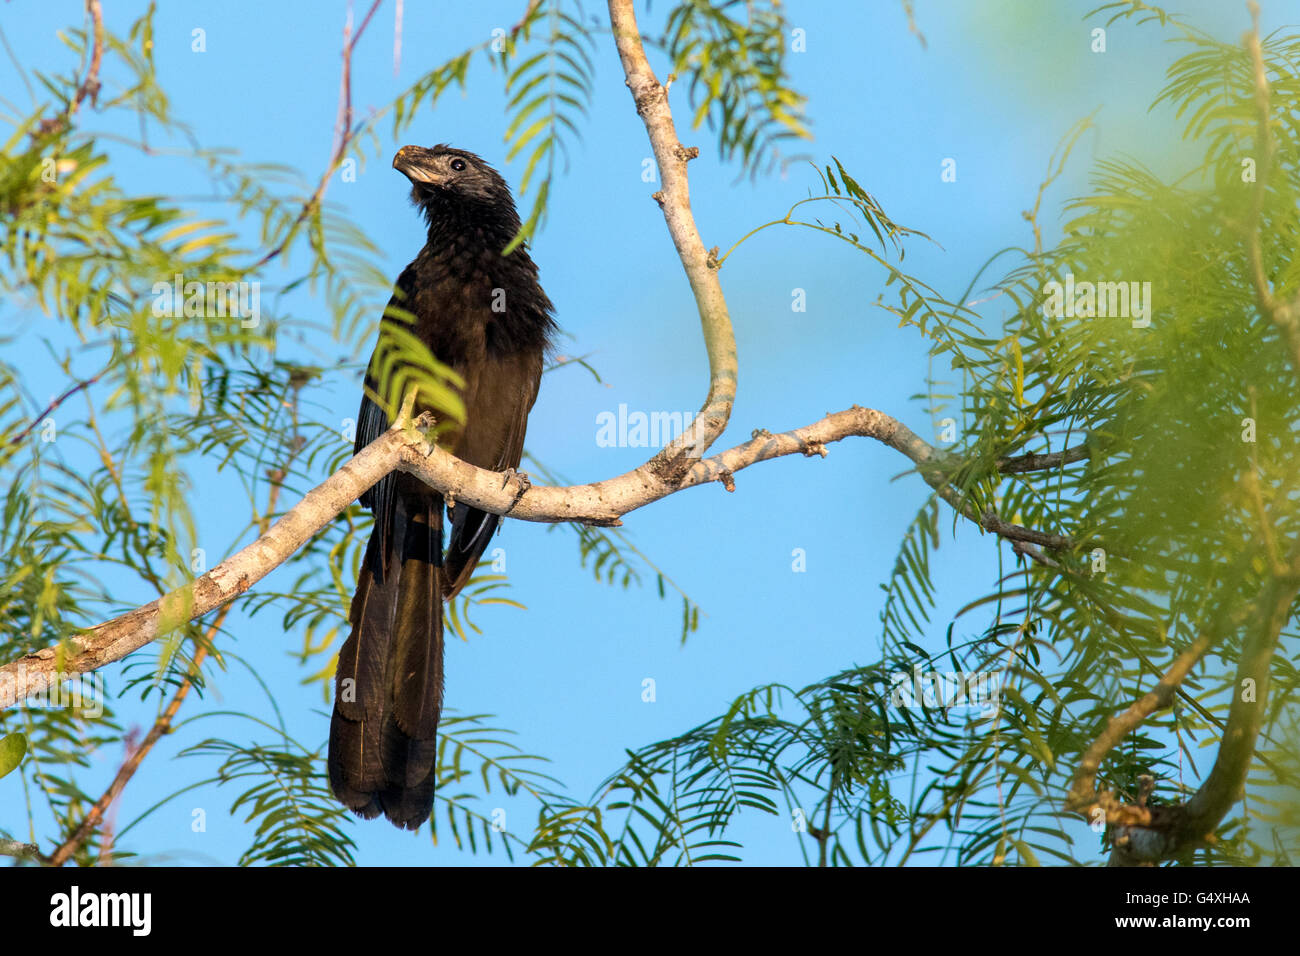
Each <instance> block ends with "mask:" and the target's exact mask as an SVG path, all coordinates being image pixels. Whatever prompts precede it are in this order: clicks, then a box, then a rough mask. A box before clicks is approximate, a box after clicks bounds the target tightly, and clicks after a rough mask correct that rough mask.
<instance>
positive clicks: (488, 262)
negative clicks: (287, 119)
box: [329, 145, 556, 830]
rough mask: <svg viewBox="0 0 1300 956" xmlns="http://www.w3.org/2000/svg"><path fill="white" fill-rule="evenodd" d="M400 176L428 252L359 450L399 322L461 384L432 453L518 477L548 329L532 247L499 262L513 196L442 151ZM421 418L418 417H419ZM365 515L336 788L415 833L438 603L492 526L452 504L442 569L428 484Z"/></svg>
mask: <svg viewBox="0 0 1300 956" xmlns="http://www.w3.org/2000/svg"><path fill="white" fill-rule="evenodd" d="M393 167H394V168H395V169H397V170H399V171H401V172H402V173H404V174H405V175H406V177H407V178H408V179H409V180H410V181H411V184H412V189H411V200H412V202H413V203H414V204H415V205H416V206H418V207H419V209H420V211H421V212H423V214H424V218H425V220H426V221H427V222H428V226H429V233H428V241H427V242H426V243H425V246H424V248H423V249H421V250H420V254H419V255H418V256H416V258H415V261H414V262H412V263H411V264H410V265H408V266H407V267H406V268H405V269H404V270H403V271H402V274H401V277H400V278H398V280H397V287H396V290H395V291H394V294H393V298H392V300H391V302H390V303H389V305H390V310H385V316H384V318H383V320H382V321H381V323H380V345H379V346H378V347H376V350H375V355H374V356H373V357H372V358H371V360H370V367H369V369H368V371H367V374H366V386H367V391H366V394H365V395H364V396H363V397H362V399H361V411H360V412H359V414H358V416H357V437H356V450H357V451H360V450H361V449H362V448H364V447H365V446H366V445H368V444H369V443H370V442H372V441H374V440H375V439H376V438H378V437H379V436H380V435H381V434H382V433H383V432H384V431H385V430H386V429H387V428H389V427H390V425H391V421H390V419H389V415H388V414H387V413H386V412H385V411H384V410H383V409H382V408H381V407H380V406H379V405H378V404H377V403H376V402H374V401H373V400H372V399H371V397H370V395H371V393H374V394H376V395H379V396H386V395H387V394H388V392H387V390H386V389H385V387H384V386H385V383H384V382H382V381H379V372H380V368H381V365H382V363H381V362H380V361H379V358H380V355H381V352H382V350H383V349H384V348H385V341H384V327H385V325H386V324H387V323H394V322H396V323H403V324H404V326H405V328H406V329H407V331H409V332H410V333H413V334H414V335H415V336H417V337H418V338H419V339H420V341H422V342H423V343H424V344H425V345H426V346H428V348H429V350H430V351H431V352H432V353H433V355H434V356H435V357H436V358H437V359H438V360H439V361H441V362H442V363H443V364H445V365H448V366H450V367H451V368H452V369H453V370H455V371H456V372H457V373H458V374H459V375H460V376H461V378H462V379H464V386H463V388H461V389H460V395H461V398H462V400H463V401H464V404H465V424H464V426H463V427H458V428H455V429H453V430H450V431H447V432H445V433H444V434H443V435H442V436H441V437H440V438H439V444H440V445H442V447H444V448H446V449H447V450H448V451H450V452H451V453H452V454H454V455H456V456H457V457H458V458H461V459H463V460H465V461H468V462H470V463H471V464H474V465H478V466H479V467H481V468H489V469H491V470H493V471H505V470H508V469H513V468H515V467H516V466H517V465H518V464H519V459H520V456H521V455H522V453H523V447H524V430H525V428H526V426H527V422H528V413H529V411H530V410H531V409H532V407H533V402H534V401H535V400H536V398H537V388H538V384H539V382H540V380H541V376H542V361H543V357H544V355H545V353H546V351H547V349H548V348H549V347H550V344H551V336H552V335H553V334H554V332H555V328H556V327H555V323H554V321H553V320H552V317H551V316H552V312H553V311H554V307H553V306H552V305H551V301H550V299H548V298H547V297H546V293H545V292H543V291H542V287H541V285H540V284H539V283H538V280H537V266H536V265H534V264H533V260H532V259H531V258H530V257H529V255H528V251H527V249H526V247H525V246H524V245H522V244H521V245H520V246H518V247H516V248H515V249H514V250H512V251H511V253H510V254H509V255H502V250H503V249H504V248H505V247H506V245H507V244H508V243H509V242H510V240H511V239H513V238H514V236H515V234H516V233H518V231H519V214H518V213H517V212H516V211H515V204H514V200H513V198H512V197H511V195H510V187H509V186H507V185H506V182H505V180H504V179H502V178H501V175H500V174H499V173H497V171H496V170H494V169H493V168H492V167H491V166H489V165H488V164H487V163H485V162H484V161H483V160H482V159H480V158H479V157H478V156H475V155H474V154H473V153H469V152H466V151H465V150H461V149H453V148H451V147H450V146H444V145H438V146H434V147H433V148H432V149H425V148H423V147H420V146H403V147H402V148H401V149H400V150H398V152H397V155H396V156H395V157H394V158H393ZM391 309H396V310H399V311H402V312H405V313H408V314H409V315H412V316H413V317H414V318H413V319H408V318H403V317H399V316H395V315H393V314H390V313H391ZM399 403H400V402H399ZM427 407H428V406H427V404H425V403H423V402H420V401H417V403H416V411H417V412H419V411H423V410H425V409H426V408H427ZM361 503H362V505H364V506H366V507H368V508H370V509H371V511H372V512H373V513H374V517H375V526H374V531H373V532H372V533H371V536H370V543H369V545H368V546H367V548H366V554H365V559H364V562H363V564H362V568H361V574H360V578H359V580H358V581H357V591H356V596H355V597H354V598H353V599H352V610H351V614H350V619H351V622H352V633H351V635H350V636H349V637H348V639H347V641H346V642H345V643H344V645H343V649H342V650H341V651H340V652H339V662H338V672H337V677H336V682H335V695H334V715H333V719H332V720H331V722H330V745H329V777H330V785H331V786H332V787H333V789H334V794H335V796H337V797H338V799H339V800H340V801H341V802H342V803H343V804H344V805H345V806H347V807H349V808H350V809H352V810H354V811H356V813H358V814H359V815H361V816H362V817H366V818H372V817H376V816H378V815H379V814H380V813H382V814H384V816H386V817H387V818H388V819H389V820H390V821H392V823H393V824H395V825H396V826H399V827H405V828H407V829H411V830H415V829H418V828H419V826H420V824H421V823H423V822H424V821H425V820H427V819H428V818H429V813H430V811H431V810H432V808H433V791H434V777H435V773H436V765H437V740H436V733H437V729H438V717H439V714H440V713H441V711H442V691H443V675H442V602H443V601H445V600H449V599H451V598H452V597H454V596H455V595H456V594H457V592H459V591H460V589H461V588H462V587H464V586H465V583H466V582H467V581H468V580H469V578H470V575H471V574H472V573H473V571H474V567H475V565H476V564H477V563H478V560H479V557H480V556H481V555H482V554H483V550H484V548H486V547H487V545H488V542H489V541H490V540H491V539H492V535H493V532H494V531H496V528H497V524H498V522H499V521H500V519H499V518H498V517H496V516H495V515H490V514H486V513H484V512H482V511H478V510H476V509H474V508H469V507H466V506H465V505H463V504H455V505H454V506H453V508H452V509H451V540H450V542H449V544H448V547H447V551H446V554H445V556H444V554H443V534H442V523H443V517H442V515H443V507H444V502H443V498H442V495H440V494H439V493H438V492H436V491H434V490H433V489H432V488H430V487H429V486H428V485H426V484H424V483H423V482H421V481H419V480H418V479H416V478H414V477H412V476H410V475H407V474H405V473H402V472H397V473H394V474H390V475H388V476H387V477H386V478H384V479H383V480H382V481H380V482H379V483H378V484H377V485H375V486H374V487H373V488H371V489H370V490H369V491H368V492H366V493H365V494H364V495H362V497H361Z"/></svg>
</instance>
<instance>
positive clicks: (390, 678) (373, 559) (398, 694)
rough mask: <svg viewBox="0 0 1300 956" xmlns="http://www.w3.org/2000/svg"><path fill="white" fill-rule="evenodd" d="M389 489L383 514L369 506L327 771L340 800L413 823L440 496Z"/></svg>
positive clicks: (428, 739) (437, 645)
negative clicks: (389, 502) (370, 521)
mask: <svg viewBox="0 0 1300 956" xmlns="http://www.w3.org/2000/svg"><path fill="white" fill-rule="evenodd" d="M394 498H395V500H394V501H393V507H392V509H391V515H390V517H389V523H388V524H387V525H385V523H384V516H383V514H382V513H381V514H379V515H377V516H376V521H375V530H374V531H373V532H372V533H371V539H370V545H369V547H368V548H367V549H366V560H365V565H364V567H363V569H362V572H361V575H360V579H359V581H358V583H357V591H356V595H355V596H354V597H353V600H352V612H351V615H350V617H351V622H352V633H351V634H350V635H349V637H348V639H347V641H346V642H345V643H344V645H343V649H342V650H341V651H340V653H339V663H338V672H337V675H336V680H335V696H334V715H333V718H332V720H331V723H330V747H329V776H330V785H331V786H332V787H333V789H334V793H335V796H337V797H338V798H339V800H340V801H341V802H342V803H343V804H344V806H347V807H349V808H350V809H352V810H354V811H356V812H357V813H358V814H360V815H361V816H363V817H366V818H370V817H374V816H378V815H379V814H380V813H383V814H384V815H385V816H386V817H387V818H388V819H389V820H390V821H392V822H393V823H394V824H395V825H397V826H400V827H405V828H407V829H411V830H414V829H418V828H419V826H420V824H422V823H424V822H425V821H426V820H427V819H428V818H429V813H430V811H431V810H432V808H433V794H434V783H435V779H436V776H437V730H438V719H439V716H440V715H441V712H442V689H443V678H442V654H443V642H442V587H441V574H442V568H441V555H442V499H441V497H440V496H438V495H435V494H432V493H430V492H428V491H427V489H424V488H420V489H418V490H415V489H409V488H408V489H404V490H403V491H402V492H399V493H398V494H396V495H395V496H394ZM384 552H387V553H384Z"/></svg>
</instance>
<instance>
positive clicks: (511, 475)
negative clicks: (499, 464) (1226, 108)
mask: <svg viewBox="0 0 1300 956" xmlns="http://www.w3.org/2000/svg"><path fill="white" fill-rule="evenodd" d="M501 477H502V482H501V487H502V488H504V487H506V486H507V485H508V484H510V482H511V481H512V480H513V481H514V482H515V486H516V487H515V500H514V501H512V502H510V507H509V508H507V509H506V511H505V513H506V514H510V512H512V511H514V510H515V505H517V504H519V499H520V498H522V497H523V496H524V495H525V494H527V492H528V489H529V488H531V487H532V486H533V482H532V479H531V478H529V477H528V473H527V472H524V471H519V470H517V469H515V468H507V469H506V470H505V471H503V472H502V473H501Z"/></svg>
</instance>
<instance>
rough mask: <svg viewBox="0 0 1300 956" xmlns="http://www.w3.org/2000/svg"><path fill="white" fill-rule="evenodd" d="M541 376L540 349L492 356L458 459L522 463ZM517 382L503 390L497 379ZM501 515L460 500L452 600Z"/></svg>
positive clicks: (450, 557) (449, 590) (448, 573)
mask: <svg viewBox="0 0 1300 956" xmlns="http://www.w3.org/2000/svg"><path fill="white" fill-rule="evenodd" d="M541 380H542V356H541V354H540V353H533V354H524V353H520V354H516V355H511V356H507V357H504V358H500V359H495V360H489V362H488V367H487V368H486V369H484V374H483V376H482V377H481V378H480V379H479V383H478V384H479V387H478V388H477V389H475V393H474V396H473V398H472V399H471V402H470V405H471V407H470V408H469V409H467V412H466V423H465V430H464V432H463V434H462V435H461V438H460V441H459V442H458V444H457V447H456V455H457V457H459V458H461V459H463V460H464V461H467V462H469V463H470V464H471V465H477V466H478V467H480V468H488V469H490V470H492V471H505V470H506V469H508V468H515V467H518V465H519V461H520V459H521V458H522V457H523V453H524V433H525V432H526V431H527V428H528V413H529V412H530V411H531V410H532V407H533V403H534V402H536V401H537V391H538V388H539V387H540V385H541ZM500 382H514V383H517V387H516V388H513V389H509V390H508V391H507V392H506V393H505V394H502V392H501V390H500V389H499V388H498V389H494V388H492V387H491V385H492V384H493V383H500ZM500 521H501V519H500V518H499V517H498V516H497V515H494V514H490V513H488V512H486V511H479V510H478V509H477V508H470V507H468V506H466V505H462V504H459V503H458V504H457V505H456V508H455V511H454V512H453V518H452V526H451V539H450V541H449V543H448V548H447V554H446V557H445V558H444V559H443V567H444V573H443V596H444V597H445V598H446V599H447V600H450V599H451V598H453V597H455V596H456V595H457V594H458V593H459V592H460V590H461V588H463V587H464V586H465V584H466V583H467V582H468V581H469V579H470V577H471V576H472V575H473V573H474V568H475V566H476V565H477V564H478V562H479V559H480V558H481V557H482V556H483V552H484V550H486V548H487V546H488V542H489V541H491V540H492V535H493V534H494V533H495V532H496V529H497V525H498V524H499V523H500Z"/></svg>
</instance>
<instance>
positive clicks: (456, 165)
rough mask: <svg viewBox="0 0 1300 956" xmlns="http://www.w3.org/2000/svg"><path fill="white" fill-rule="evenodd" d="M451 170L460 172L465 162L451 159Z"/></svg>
mask: <svg viewBox="0 0 1300 956" xmlns="http://www.w3.org/2000/svg"><path fill="white" fill-rule="evenodd" d="M451 168H452V169H454V170H456V172H460V171H461V170H462V169H464V168H465V160H463V159H453V160H452V161H451Z"/></svg>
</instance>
